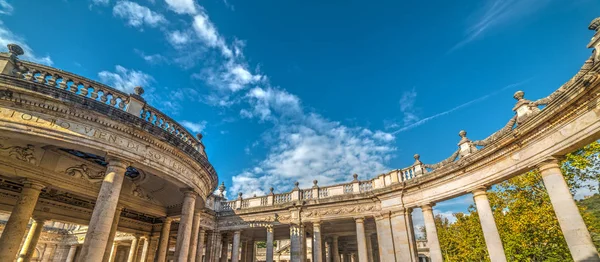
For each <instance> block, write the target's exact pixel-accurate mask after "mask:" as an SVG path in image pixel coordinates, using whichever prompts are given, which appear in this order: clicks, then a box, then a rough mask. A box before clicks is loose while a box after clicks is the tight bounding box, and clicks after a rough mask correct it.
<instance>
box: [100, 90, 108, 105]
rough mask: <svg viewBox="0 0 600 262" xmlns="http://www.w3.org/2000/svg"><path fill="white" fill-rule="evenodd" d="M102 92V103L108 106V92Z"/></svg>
mask: <svg viewBox="0 0 600 262" xmlns="http://www.w3.org/2000/svg"><path fill="white" fill-rule="evenodd" d="M101 91H102V96H101V97H100V102H102V103H104V104H106V102H107V101H108V97H107V96H108V94H107V93H106V91H104V89H103V90H101Z"/></svg>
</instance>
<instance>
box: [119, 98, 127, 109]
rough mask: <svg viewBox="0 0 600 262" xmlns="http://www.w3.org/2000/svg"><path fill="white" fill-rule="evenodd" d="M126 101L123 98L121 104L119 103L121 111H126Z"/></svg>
mask: <svg viewBox="0 0 600 262" xmlns="http://www.w3.org/2000/svg"><path fill="white" fill-rule="evenodd" d="M125 104H126V103H125V100H123V98H121V102H119V105H118V106H119V109H121V110H124V109H125Z"/></svg>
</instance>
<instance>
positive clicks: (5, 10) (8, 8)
mask: <svg viewBox="0 0 600 262" xmlns="http://www.w3.org/2000/svg"><path fill="white" fill-rule="evenodd" d="M14 10H15V9H14V8H13V6H12V5H10V4H9V3H8V2H6V0H0V14H3V15H12V13H13V11H14Z"/></svg>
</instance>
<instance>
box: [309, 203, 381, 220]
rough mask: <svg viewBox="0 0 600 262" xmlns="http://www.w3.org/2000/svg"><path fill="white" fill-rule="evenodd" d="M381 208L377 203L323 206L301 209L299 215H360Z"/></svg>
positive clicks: (310, 216)
mask: <svg viewBox="0 0 600 262" xmlns="http://www.w3.org/2000/svg"><path fill="white" fill-rule="evenodd" d="M379 210H381V208H380V207H378V206H377V205H363V206H353V207H340V208H324V209H318V210H310V211H302V212H301V216H302V217H303V218H312V217H322V216H331V215H348V214H350V215H353V214H356V215H361V214H363V213H365V212H375V211H379Z"/></svg>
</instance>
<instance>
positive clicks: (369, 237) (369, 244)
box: [359, 233, 374, 262]
mask: <svg viewBox="0 0 600 262" xmlns="http://www.w3.org/2000/svg"><path fill="white" fill-rule="evenodd" d="M372 238H373V235H371V233H369V234H367V260H369V261H370V262H373V261H374V260H373V240H372ZM359 258H360V257H359Z"/></svg>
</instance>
